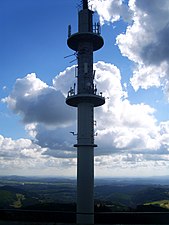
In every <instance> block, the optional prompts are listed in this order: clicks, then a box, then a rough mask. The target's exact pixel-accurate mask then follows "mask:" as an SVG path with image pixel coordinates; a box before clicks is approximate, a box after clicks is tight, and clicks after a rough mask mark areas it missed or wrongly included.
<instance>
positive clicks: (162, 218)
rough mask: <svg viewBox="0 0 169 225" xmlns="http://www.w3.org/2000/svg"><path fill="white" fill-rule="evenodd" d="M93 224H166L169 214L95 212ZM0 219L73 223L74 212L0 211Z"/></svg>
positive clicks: (74, 218)
mask: <svg viewBox="0 0 169 225" xmlns="http://www.w3.org/2000/svg"><path fill="white" fill-rule="evenodd" d="M94 216H95V224H168V225H169V212H95V213H94ZM0 219H1V220H8V221H26V222H54V223H65V224H66V223H75V222H76V212H69V211H68V212H64V211H46V210H44V211H43V210H15V209H7V210H6V209H2V210H0Z"/></svg>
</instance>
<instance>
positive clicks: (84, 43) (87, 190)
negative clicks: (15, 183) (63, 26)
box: [66, 0, 105, 224]
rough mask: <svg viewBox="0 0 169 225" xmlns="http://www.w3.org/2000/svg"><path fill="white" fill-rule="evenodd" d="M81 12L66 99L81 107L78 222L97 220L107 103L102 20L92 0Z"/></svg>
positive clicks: (72, 42)
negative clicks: (97, 110)
mask: <svg viewBox="0 0 169 225" xmlns="http://www.w3.org/2000/svg"><path fill="white" fill-rule="evenodd" d="M82 3H83V6H82V9H81V10H80V11H79V13H78V32H77V33H74V34H71V27H70V26H69V31H68V40H67V44H68V46H69V48H71V49H72V50H74V51H76V52H77V60H78V67H77V68H78V73H77V90H75V85H74V89H72V88H71V90H69V92H68V96H67V98H66V103H67V104H68V105H69V106H73V107H77V111H78V118H77V119H78V125H77V144H75V145H74V147H77V223H78V224H93V223H94V190H93V189H94V148H95V147H97V145H96V144H95V143H94V107H98V106H101V105H103V104H104V103H105V98H104V97H103V96H102V94H97V88H96V85H94V76H95V71H94V70H93V52H94V51H97V50H99V49H100V48H102V46H103V44H104V41H103V38H102V37H101V36H100V25H99V23H97V24H95V25H93V11H92V10H90V9H89V7H88V1H87V0H83V1H82Z"/></svg>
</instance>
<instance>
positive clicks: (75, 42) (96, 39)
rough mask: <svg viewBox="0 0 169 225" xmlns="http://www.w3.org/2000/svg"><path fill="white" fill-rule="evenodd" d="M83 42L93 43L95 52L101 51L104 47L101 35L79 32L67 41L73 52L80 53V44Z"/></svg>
mask: <svg viewBox="0 0 169 225" xmlns="http://www.w3.org/2000/svg"><path fill="white" fill-rule="evenodd" d="M83 41H84V42H90V43H92V44H93V51H97V50H99V49H100V48H102V46H103V45H104V40H103V38H102V37H101V36H100V35H99V34H97V33H93V32H84V33H83V32H81V33H79V32H78V33H75V34H72V35H71V36H70V37H69V38H68V40H67V45H68V46H69V48H71V49H72V50H74V51H78V48H79V43H82V42H83Z"/></svg>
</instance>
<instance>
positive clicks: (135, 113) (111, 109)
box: [0, 61, 169, 171]
mask: <svg viewBox="0 0 169 225" xmlns="http://www.w3.org/2000/svg"><path fill="white" fill-rule="evenodd" d="M94 69H95V70H96V75H95V83H96V85H97V88H98V91H103V94H104V96H105V97H108V98H107V99H106V104H105V105H103V106H102V107H99V108H97V109H95V119H96V122H97V123H96V127H95V132H96V133H98V136H97V137H96V143H97V144H98V145H99V147H98V148H97V149H96V150H95V165H96V167H97V168H98V171H99V169H100V168H102V167H103V168H106V167H108V168H115V167H116V168H121V169H124V168H126V167H127V168H134V167H137V166H138V165H139V167H140V168H145V167H149V166H150V164H149V163H150V162H151V166H154V167H157V166H160V167H164V168H166V167H167V166H168V159H169V158H168V152H169V121H165V122H160V123H158V122H157V120H156V118H155V109H154V108H152V107H150V106H149V105H146V104H144V103H140V104H131V102H130V101H129V99H128V93H127V91H126V90H125V88H124V86H123V85H122V84H121V74H120V71H119V69H118V68H117V67H116V66H114V65H112V64H110V63H105V62H101V61H100V62H97V63H95V64H94ZM73 72H74V66H72V67H69V68H67V69H66V70H65V71H63V72H61V73H60V74H58V75H56V77H55V78H54V79H53V86H49V85H47V84H45V83H44V82H43V81H41V80H40V79H39V78H37V77H36V75H35V74H28V75H27V76H25V77H24V78H20V79H17V80H16V83H15V85H14V87H13V90H12V92H11V94H10V95H9V96H8V97H6V98H5V99H3V100H2V101H3V102H4V103H6V104H7V105H8V107H9V108H10V109H11V110H12V111H13V112H14V113H15V114H18V115H19V116H20V117H21V118H22V122H23V123H24V124H25V129H26V131H27V132H28V134H29V135H30V137H31V139H32V141H31V140H28V139H19V140H16V141H15V140H11V139H10V141H9V140H8V139H6V138H5V137H2V136H1V146H0V149H1V160H3V161H5V162H6V163H7V165H8V164H10V163H11V158H12V157H13V160H14V162H15V164H18V165H20V166H21V165H22V164H20V163H19V159H20V160H21V159H22V158H25V159H26V160H28V161H29V162H30V165H33V163H35V165H36V164H37V167H39V168H41V167H43V166H44V165H45V166H46V165H49V166H51V167H53V168H54V165H56V166H57V165H60V166H63V167H64V168H66V165H65V163H67V166H68V165H69V167H70V168H74V167H75V165H76V149H75V148H73V144H75V143H76V136H72V135H71V134H70V132H71V131H74V132H75V133H76V109H74V108H71V107H69V106H66V104H65V97H66V96H67V90H69V88H70V86H72V85H73V83H74V78H73V74H72V73H73ZM70 74H71V76H70ZM67 80H69V82H67ZM4 143H7V144H6V145H5V144H4ZM10 143H12V144H10ZM3 146H5V147H3ZM16 146H17V147H16ZM155 162H156V164H155ZM55 163H56V164H55ZM2 165H3V167H4V166H5V164H2ZM10 165H11V166H14V165H13V164H10ZM28 165H29V163H28ZM43 168H44V167H43Z"/></svg>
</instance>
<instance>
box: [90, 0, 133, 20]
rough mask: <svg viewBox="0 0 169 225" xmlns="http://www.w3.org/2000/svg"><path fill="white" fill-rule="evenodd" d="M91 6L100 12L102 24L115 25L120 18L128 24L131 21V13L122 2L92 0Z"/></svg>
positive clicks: (115, 0)
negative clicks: (109, 23)
mask: <svg viewBox="0 0 169 225" xmlns="http://www.w3.org/2000/svg"><path fill="white" fill-rule="evenodd" d="M90 5H91V7H92V10H96V11H97V12H98V14H99V16H100V22H101V24H104V23H105V22H111V23H113V22H115V21H118V20H119V19H120V18H123V20H125V21H127V22H128V21H130V20H131V11H130V10H129V8H128V7H127V5H125V4H123V1H122V0H91V1H90Z"/></svg>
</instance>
